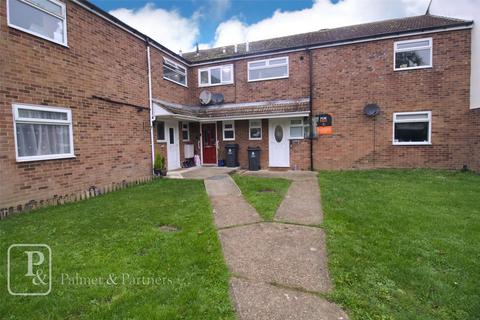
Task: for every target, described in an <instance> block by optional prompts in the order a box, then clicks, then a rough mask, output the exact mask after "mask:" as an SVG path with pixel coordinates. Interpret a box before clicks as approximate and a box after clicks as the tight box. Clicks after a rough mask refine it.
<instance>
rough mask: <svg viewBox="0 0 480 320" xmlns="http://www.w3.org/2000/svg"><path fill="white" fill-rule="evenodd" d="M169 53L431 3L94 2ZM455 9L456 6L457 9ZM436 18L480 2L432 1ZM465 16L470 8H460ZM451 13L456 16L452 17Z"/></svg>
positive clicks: (479, 6)
mask: <svg viewBox="0 0 480 320" xmlns="http://www.w3.org/2000/svg"><path fill="white" fill-rule="evenodd" d="M93 2H94V3H95V4H97V5H98V6H100V7H101V8H103V9H104V10H107V11H109V12H110V13H111V14H112V15H114V16H116V17H117V18H119V19H121V20H122V21H124V22H126V23H127V24H129V25H131V26H132V27H134V28H136V29H138V30H140V31H141V32H143V33H145V34H147V35H149V36H150V37H152V38H153V39H155V40H157V41H158V42H160V43H162V44H163V45H165V46H166V47H168V48H169V49H171V50H173V51H175V52H179V50H182V51H183V52H187V51H191V50H193V48H194V47H195V44H196V43H199V44H200V47H201V48H208V47H216V46H223V45H229V44H235V43H242V42H245V41H246V40H248V41H254V40H260V39H267V38H273V37H279V36H285V35H291V34H295V33H302V32H309V31H315V30H319V29H323V28H334V27H339V26H345V25H352V24H358V23H364V22H371V21H378V20H383V19H390V18H397V17H406V16H413V15H421V14H424V13H425V11H426V8H427V7H428V3H429V0H315V1H305V0H178V1H174V0H151V1H143V0H120V1H113V0H93ZM452 5H453V7H452ZM433 6H434V7H435V13H436V14H443V15H447V16H448V15H454V13H451V12H452V10H453V9H454V8H457V9H458V8H462V7H465V6H467V7H470V8H471V10H480V0H455V1H454V0H433ZM461 11H463V12H465V11H468V10H461ZM450 13H451V14H450Z"/></svg>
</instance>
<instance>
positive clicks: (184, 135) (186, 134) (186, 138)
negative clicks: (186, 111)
mask: <svg viewBox="0 0 480 320" xmlns="http://www.w3.org/2000/svg"><path fill="white" fill-rule="evenodd" d="M182 140H183V141H190V130H189V126H188V122H182Z"/></svg>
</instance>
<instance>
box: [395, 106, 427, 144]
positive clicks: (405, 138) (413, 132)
mask: <svg viewBox="0 0 480 320" xmlns="http://www.w3.org/2000/svg"><path fill="white" fill-rule="evenodd" d="M431 143H432V112H431V111H420V112H397V113H394V114H393V145H429V144H431Z"/></svg>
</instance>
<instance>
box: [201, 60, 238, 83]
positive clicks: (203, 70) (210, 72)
mask: <svg viewBox="0 0 480 320" xmlns="http://www.w3.org/2000/svg"><path fill="white" fill-rule="evenodd" d="M225 67H230V70H231V72H232V79H231V80H230V81H226V82H224V81H223V79H222V78H223V73H222V68H225ZM212 69H220V83H212V78H211V74H212ZM205 71H207V73H208V83H206V84H202V81H201V80H202V78H201V73H202V72H205ZM234 82H235V81H234V67H233V64H223V65H219V66H214V67H207V68H201V69H198V87H214V86H224V85H228V84H233V83H234Z"/></svg>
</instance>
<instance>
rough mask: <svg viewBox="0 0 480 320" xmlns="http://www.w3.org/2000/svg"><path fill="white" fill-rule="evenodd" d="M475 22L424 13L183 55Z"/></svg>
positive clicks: (192, 57) (202, 56) (212, 56)
mask: <svg viewBox="0 0 480 320" xmlns="http://www.w3.org/2000/svg"><path fill="white" fill-rule="evenodd" d="M471 24H472V21H466V20H460V19H454V18H447V17H440V16H434V15H422V16H415V17H408V18H401V19H391V20H384V21H379V22H372V23H365V24H359V25H353V26H347V27H341V28H334V29H325V30H319V31H315V32H309V33H302V34H296V35H291V36H286V37H281V38H274V39H267V40H261V41H254V42H251V43H250V44H249V51H248V52H246V50H245V43H243V44H240V45H238V46H237V52H235V49H234V46H233V45H232V46H226V47H220V48H213V49H207V50H200V51H199V53H198V54H197V53H196V52H188V53H184V54H183V58H185V59H186V60H189V61H190V62H193V63H195V62H203V61H209V60H218V59H224V58H234V57H241V56H247V55H252V54H258V53H268V52H275V51H279V50H284V49H291V48H298V47H304V46H313V45H327V44H333V43H340V42H345V41H353V40H360V39H364V38H374V37H381V36H386V35H395V34H402V33H408V32H414V31H424V30H425V31H426V30H433V29H442V28H446V27H455V26H467V25H471Z"/></svg>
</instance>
